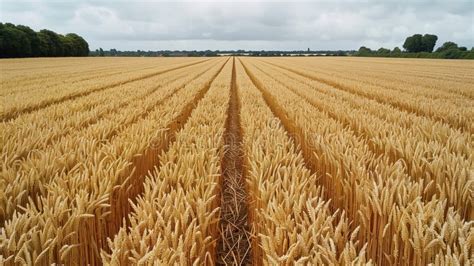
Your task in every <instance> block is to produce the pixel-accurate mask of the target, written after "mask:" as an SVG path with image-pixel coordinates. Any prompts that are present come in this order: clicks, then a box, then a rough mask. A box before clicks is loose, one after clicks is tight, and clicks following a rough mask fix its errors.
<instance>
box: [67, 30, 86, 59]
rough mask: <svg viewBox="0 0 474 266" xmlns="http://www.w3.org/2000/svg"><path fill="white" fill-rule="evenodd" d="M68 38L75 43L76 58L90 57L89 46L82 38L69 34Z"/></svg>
mask: <svg viewBox="0 0 474 266" xmlns="http://www.w3.org/2000/svg"><path fill="white" fill-rule="evenodd" d="M66 36H67V37H68V38H70V39H72V40H73V41H74V47H75V54H74V56H88V55H89V44H88V43H87V42H86V40H84V38H82V37H81V36H79V35H77V34H75V33H68V34H67V35H66Z"/></svg>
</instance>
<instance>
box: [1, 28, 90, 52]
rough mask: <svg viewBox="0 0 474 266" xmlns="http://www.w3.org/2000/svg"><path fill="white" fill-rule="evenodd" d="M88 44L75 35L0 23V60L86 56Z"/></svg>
mask: <svg viewBox="0 0 474 266" xmlns="http://www.w3.org/2000/svg"><path fill="white" fill-rule="evenodd" d="M88 55H89V44H88V43H87V42H86V41H85V40H84V38H82V37H81V36H79V35H77V34H75V33H68V34H66V35H61V34H58V33H56V32H54V31H51V30H46V29H43V30H40V31H39V32H35V31H34V30H32V29H31V28H29V27H27V26H23V25H14V24H12V23H0V58H16V57H46V56H47V57H56V56H88Z"/></svg>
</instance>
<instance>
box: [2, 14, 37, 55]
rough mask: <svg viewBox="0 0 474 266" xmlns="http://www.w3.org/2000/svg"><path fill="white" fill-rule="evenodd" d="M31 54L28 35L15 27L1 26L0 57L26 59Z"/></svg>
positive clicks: (10, 25)
mask: <svg viewBox="0 0 474 266" xmlns="http://www.w3.org/2000/svg"><path fill="white" fill-rule="evenodd" d="M30 54H31V43H30V40H29V39H28V36H27V34H26V33H24V32H23V31H21V30H18V29H17V28H16V27H15V25H13V24H10V23H6V24H2V25H1V26H0V57H3V58H5V57H26V56H28V55H30Z"/></svg>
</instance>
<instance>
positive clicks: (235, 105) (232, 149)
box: [217, 58, 252, 265]
mask: <svg viewBox="0 0 474 266" xmlns="http://www.w3.org/2000/svg"><path fill="white" fill-rule="evenodd" d="M233 60H234V61H233V68H232V84H231V93H230V100H229V107H228V111H227V121H226V131H225V133H224V142H225V146H226V150H225V152H224V156H223V159H222V164H221V165H222V166H221V167H222V177H221V178H222V179H221V217H220V226H219V230H220V238H219V240H218V244H217V264H218V265H247V264H250V262H251V254H252V252H251V235H250V228H249V224H248V218H247V217H248V204H247V199H248V195H247V190H246V182H245V176H244V166H243V156H244V155H243V148H242V130H241V126H240V102H239V95H238V92H237V90H238V88H237V84H236V70H235V58H234V59H233Z"/></svg>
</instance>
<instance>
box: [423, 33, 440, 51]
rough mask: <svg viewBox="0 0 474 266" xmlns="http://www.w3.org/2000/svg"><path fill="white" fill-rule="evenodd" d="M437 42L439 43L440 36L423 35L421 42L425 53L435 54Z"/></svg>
mask: <svg viewBox="0 0 474 266" xmlns="http://www.w3.org/2000/svg"><path fill="white" fill-rule="evenodd" d="M436 41H438V36H436V35H433V34H425V35H423V37H422V39H421V42H422V43H423V52H428V53H431V52H433V48H434V47H435V45H436Z"/></svg>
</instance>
